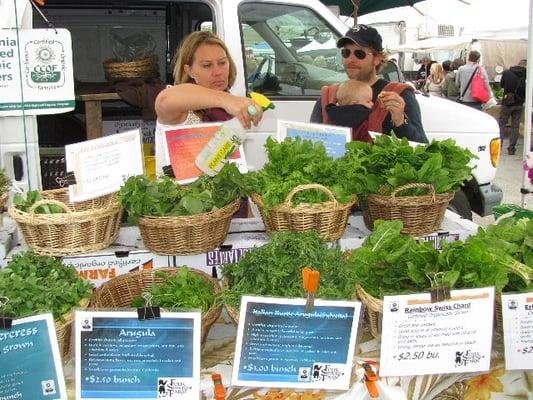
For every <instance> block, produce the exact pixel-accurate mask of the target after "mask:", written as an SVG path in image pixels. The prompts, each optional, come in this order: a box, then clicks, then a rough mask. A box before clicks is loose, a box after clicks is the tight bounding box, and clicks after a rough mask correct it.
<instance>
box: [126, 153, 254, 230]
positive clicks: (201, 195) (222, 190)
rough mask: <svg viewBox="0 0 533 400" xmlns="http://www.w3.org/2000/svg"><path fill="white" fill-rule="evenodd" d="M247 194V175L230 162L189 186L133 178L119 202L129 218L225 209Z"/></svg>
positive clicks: (131, 220) (135, 221) (170, 180)
mask: <svg viewBox="0 0 533 400" xmlns="http://www.w3.org/2000/svg"><path fill="white" fill-rule="evenodd" d="M246 193H247V189H246V183H245V180H244V177H243V175H242V174H241V173H240V171H239V169H238V168H237V166H236V165H235V164H233V163H227V164H225V165H224V167H223V168H222V169H221V170H220V172H219V173H218V174H217V175H215V176H214V177H209V176H207V175H202V176H200V177H199V178H198V179H197V180H196V181H194V182H193V183H191V184H190V185H188V186H181V185H180V184H179V183H177V182H176V181H175V180H173V179H171V178H169V177H167V176H164V177H163V178H162V179H161V180H159V181H151V180H149V179H148V178H147V177H146V176H143V175H138V176H133V177H130V178H129V179H128V180H127V181H126V183H125V184H124V186H122V187H121V188H120V192H119V201H120V202H121V203H122V205H123V206H124V208H125V209H126V210H127V211H128V215H129V216H128V221H129V222H131V223H137V221H138V220H139V217H141V216H143V215H144V216H159V217H162V216H184V215H195V214H201V213H206V212H210V211H214V210H217V209H219V208H222V207H224V206H226V205H228V204H230V203H231V202H233V201H235V200H236V199H238V198H240V197H242V196H244V195H245V194H246Z"/></svg>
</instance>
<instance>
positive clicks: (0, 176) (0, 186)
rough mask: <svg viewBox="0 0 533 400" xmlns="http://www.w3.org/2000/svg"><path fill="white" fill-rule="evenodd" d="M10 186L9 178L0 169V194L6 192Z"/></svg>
mask: <svg viewBox="0 0 533 400" xmlns="http://www.w3.org/2000/svg"><path fill="white" fill-rule="evenodd" d="M10 188H11V179H9V177H8V176H7V175H6V171H5V170H3V169H0V195H2V194H4V193H6V192H8V191H9V189H10Z"/></svg>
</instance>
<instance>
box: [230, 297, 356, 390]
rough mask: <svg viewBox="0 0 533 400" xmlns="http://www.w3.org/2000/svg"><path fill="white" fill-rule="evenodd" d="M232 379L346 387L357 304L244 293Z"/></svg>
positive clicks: (276, 384)
mask: <svg viewBox="0 0 533 400" xmlns="http://www.w3.org/2000/svg"><path fill="white" fill-rule="evenodd" d="M241 301H242V302H241V314H240V319H239V327H238V330H237V345H236V352H235V363H234V368H233V378H232V382H234V384H235V385H242V386H259V387H295V388H317V389H319V388H320V389H339V390H346V389H348V387H349V384H350V377H351V369H352V357H353V353H354V348H355V338H356V337H357V327H358V324H359V316H360V310H361V304H360V303H357V302H347V301H322V300H316V301H315V306H314V309H313V311H312V312H311V313H306V312H305V300H304V299H280V298H271V297H269V298H266V297H265V298H263V297H252V296H243V297H242V300H241Z"/></svg>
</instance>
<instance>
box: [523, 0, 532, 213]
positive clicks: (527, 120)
mask: <svg viewBox="0 0 533 400" xmlns="http://www.w3.org/2000/svg"><path fill="white" fill-rule="evenodd" d="M532 18H533V2H531V1H530V2H529V21H531V20H532ZM527 35H528V36H527V38H528V41H527V42H528V46H527V76H526V102H525V105H524V106H525V109H524V151H523V155H522V158H523V160H522V161H523V162H526V159H527V155H528V153H529V152H530V148H531V96H532V95H533V59H532V57H533V24H531V23H530V24H529V27H528V34H527ZM530 187H531V182H529V178H528V176H527V171H525V170H522V189H521V190H520V193H521V194H522V199H521V203H520V204H521V206H522V207H524V206H525V203H526V196H527V195H529V194H530V192H529V188H530Z"/></svg>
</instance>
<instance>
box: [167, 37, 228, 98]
mask: <svg viewBox="0 0 533 400" xmlns="http://www.w3.org/2000/svg"><path fill="white" fill-rule="evenodd" d="M202 44H211V45H216V46H220V47H222V49H223V50H224V52H225V53H226V56H227V57H228V62H229V76H228V88H230V87H232V86H233V84H234V83H235V79H236V77H237V67H236V66H235V62H234V61H233V59H232V58H231V55H230V54H229V51H228V48H227V47H226V44H225V43H224V41H223V40H222V39H220V38H219V37H218V36H217V35H215V34H214V33H213V32H210V31H196V32H192V33H191V34H189V35H188V36H187V37H186V38H185V39H184V40H183V42H181V44H180V46H179V48H178V50H177V51H176V56H175V57H174V84H175V85H177V84H180V83H193V82H194V80H193V79H192V78H191V77H190V76H189V74H187V73H186V72H185V65H189V66H192V64H193V62H194V56H195V54H196V50H197V49H198V47H200V46H201V45H202Z"/></svg>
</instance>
